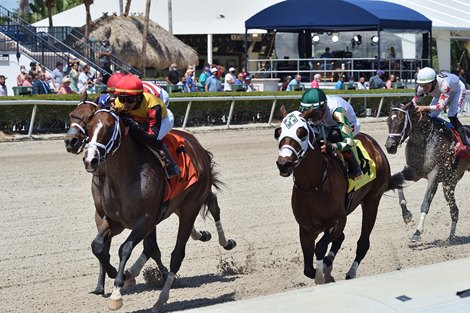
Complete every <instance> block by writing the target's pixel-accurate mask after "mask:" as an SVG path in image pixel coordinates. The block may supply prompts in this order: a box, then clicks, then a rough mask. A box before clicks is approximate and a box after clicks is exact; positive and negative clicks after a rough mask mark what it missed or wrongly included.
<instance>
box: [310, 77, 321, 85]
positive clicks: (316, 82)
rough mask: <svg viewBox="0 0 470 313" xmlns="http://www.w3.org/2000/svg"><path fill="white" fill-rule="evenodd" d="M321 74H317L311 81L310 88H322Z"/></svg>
mask: <svg viewBox="0 0 470 313" xmlns="http://www.w3.org/2000/svg"><path fill="white" fill-rule="evenodd" d="M320 81H321V74H315V75H314V76H313V80H312V82H311V83H310V88H320V85H319V83H320Z"/></svg>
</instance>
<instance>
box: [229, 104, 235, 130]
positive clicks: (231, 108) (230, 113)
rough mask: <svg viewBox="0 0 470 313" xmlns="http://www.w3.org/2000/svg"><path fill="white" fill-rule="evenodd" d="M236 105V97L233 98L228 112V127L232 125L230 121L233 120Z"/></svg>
mask: <svg viewBox="0 0 470 313" xmlns="http://www.w3.org/2000/svg"><path fill="white" fill-rule="evenodd" d="M234 107H235V99H233V100H232V104H230V111H229V112H228V119H227V128H229V127H230V122H231V121H232V114H233V108H234Z"/></svg>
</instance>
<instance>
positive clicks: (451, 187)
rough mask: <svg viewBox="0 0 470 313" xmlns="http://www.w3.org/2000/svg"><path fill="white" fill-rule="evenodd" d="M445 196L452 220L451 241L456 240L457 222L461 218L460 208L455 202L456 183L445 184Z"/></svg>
mask: <svg viewBox="0 0 470 313" xmlns="http://www.w3.org/2000/svg"><path fill="white" fill-rule="evenodd" d="M442 189H443V191H444V197H445V199H446V201H447V204H448V205H449V208H450V218H451V220H452V222H451V225H450V233H449V241H453V240H455V231H456V229H457V222H458V220H459V208H458V207H457V203H456V202H455V184H443V185H442Z"/></svg>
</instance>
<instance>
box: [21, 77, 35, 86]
mask: <svg viewBox="0 0 470 313" xmlns="http://www.w3.org/2000/svg"><path fill="white" fill-rule="evenodd" d="M23 87H33V80H32V78H31V76H29V74H26V75H25V76H24V81H23Z"/></svg>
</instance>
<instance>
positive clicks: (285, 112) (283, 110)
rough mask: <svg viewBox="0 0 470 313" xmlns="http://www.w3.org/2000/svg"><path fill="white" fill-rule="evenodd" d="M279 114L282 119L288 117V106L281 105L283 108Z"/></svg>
mask: <svg viewBox="0 0 470 313" xmlns="http://www.w3.org/2000/svg"><path fill="white" fill-rule="evenodd" d="M279 113H281V117H282V118H284V117H286V115H287V111H286V106H285V105H284V104H283V105H281V107H280V108H279Z"/></svg>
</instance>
